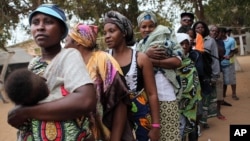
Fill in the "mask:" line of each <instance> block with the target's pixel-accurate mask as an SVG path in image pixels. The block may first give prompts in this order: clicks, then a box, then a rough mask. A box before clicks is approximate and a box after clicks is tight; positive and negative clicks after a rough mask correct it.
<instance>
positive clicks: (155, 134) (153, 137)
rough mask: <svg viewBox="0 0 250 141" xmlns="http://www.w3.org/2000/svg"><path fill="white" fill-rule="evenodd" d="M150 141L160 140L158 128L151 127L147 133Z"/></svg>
mask: <svg viewBox="0 0 250 141" xmlns="http://www.w3.org/2000/svg"><path fill="white" fill-rule="evenodd" d="M148 137H149V138H150V141H159V140H160V128H154V127H152V128H151V130H150V131H149V133H148Z"/></svg>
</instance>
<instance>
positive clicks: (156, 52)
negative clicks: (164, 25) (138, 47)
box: [146, 45, 167, 60]
mask: <svg viewBox="0 0 250 141" xmlns="http://www.w3.org/2000/svg"><path fill="white" fill-rule="evenodd" d="M157 46H158V45H155V46H152V47H149V48H148V50H147V51H146V54H147V56H148V57H149V58H152V59H157V60H161V59H165V58H167V54H166V49H164V48H159V47H157Z"/></svg>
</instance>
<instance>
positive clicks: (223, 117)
mask: <svg viewBox="0 0 250 141" xmlns="http://www.w3.org/2000/svg"><path fill="white" fill-rule="evenodd" d="M217 118H218V119H220V120H227V119H226V117H225V116H223V115H220V116H217Z"/></svg>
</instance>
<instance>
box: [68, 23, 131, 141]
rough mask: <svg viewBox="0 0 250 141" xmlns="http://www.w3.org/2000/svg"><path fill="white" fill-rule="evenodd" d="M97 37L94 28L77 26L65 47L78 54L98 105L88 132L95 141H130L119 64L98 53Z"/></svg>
mask: <svg viewBox="0 0 250 141" xmlns="http://www.w3.org/2000/svg"><path fill="white" fill-rule="evenodd" d="M97 33H98V28H97V26H94V25H84V24H81V23H78V24H76V25H75V26H74V27H73V28H72V29H71V30H70V32H69V34H68V36H67V37H66V43H65V48H75V49H77V50H78V51H79V52H80V53H81V55H82V58H83V60H84V62H85V63H86V65H87V69H88V71H89V73H90V77H91V78H92V80H93V81H94V84H95V88H96V93H97V100H98V103H97V108H96V111H94V112H93V113H92V114H91V115H90V116H91V119H92V120H93V121H91V122H92V123H93V125H92V128H91V129H92V131H93V134H94V137H95V140H96V141H99V140H102V141H118V140H119V141H127V140H129V141H133V140H134V139H133V134H132V128H130V126H129V124H128V119H127V117H128V116H127V107H129V106H128V105H130V102H129V97H128V94H129V92H128V88H127V86H126V82H125V80H124V78H123V76H122V75H123V73H122V71H121V68H120V66H119V64H118V63H117V62H116V61H115V60H114V58H113V57H112V56H110V55H109V54H108V53H106V52H103V51H100V50H98V48H97V44H96V38H97ZM124 129H126V130H124Z"/></svg>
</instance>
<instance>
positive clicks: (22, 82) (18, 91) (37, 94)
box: [4, 69, 49, 106]
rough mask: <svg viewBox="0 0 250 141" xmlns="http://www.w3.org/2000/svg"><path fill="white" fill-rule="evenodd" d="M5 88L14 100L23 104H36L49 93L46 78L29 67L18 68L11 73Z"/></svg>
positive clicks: (18, 103) (17, 103)
mask: <svg viewBox="0 0 250 141" xmlns="http://www.w3.org/2000/svg"><path fill="white" fill-rule="evenodd" d="M4 89H5V91H6V93H7V96H8V97H9V98H10V100H11V101H12V102H14V103H15V104H16V105H23V106H31V105H35V104H37V103H38V102H39V101H41V100H43V99H45V98H46V97H47V96H48V95H49V89H48V87H47V84H46V79H45V78H42V77H40V76H38V75H36V74H34V73H33V72H31V71H29V70H28V69H17V70H15V71H13V72H12V73H10V75H9V76H8V77H7V79H6V81H5V83H4Z"/></svg>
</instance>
